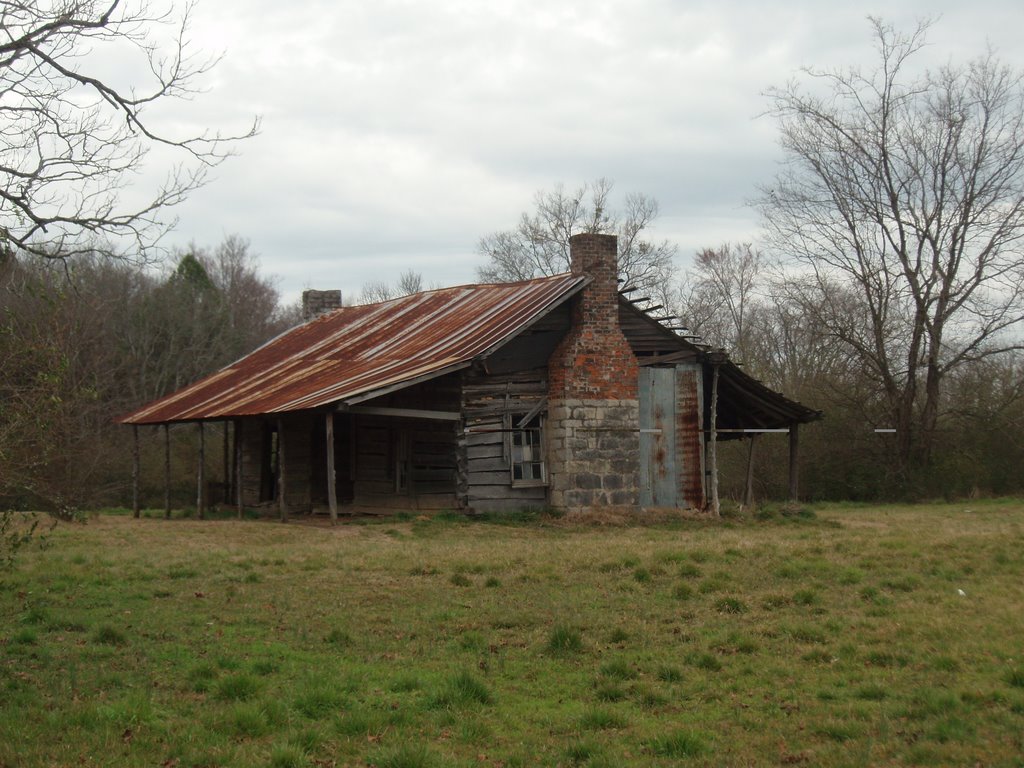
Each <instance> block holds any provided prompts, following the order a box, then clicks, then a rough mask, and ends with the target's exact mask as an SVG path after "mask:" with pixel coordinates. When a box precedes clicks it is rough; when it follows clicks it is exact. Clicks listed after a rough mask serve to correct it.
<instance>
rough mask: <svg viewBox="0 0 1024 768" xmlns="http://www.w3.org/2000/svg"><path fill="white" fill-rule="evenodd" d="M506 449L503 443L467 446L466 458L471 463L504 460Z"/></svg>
mask: <svg viewBox="0 0 1024 768" xmlns="http://www.w3.org/2000/svg"><path fill="white" fill-rule="evenodd" d="M504 456H505V447H504V444H503V443H486V444H484V445H474V446H466V458H467V460H468V461H469V462H475V461H481V460H484V459H492V458H499V459H504Z"/></svg>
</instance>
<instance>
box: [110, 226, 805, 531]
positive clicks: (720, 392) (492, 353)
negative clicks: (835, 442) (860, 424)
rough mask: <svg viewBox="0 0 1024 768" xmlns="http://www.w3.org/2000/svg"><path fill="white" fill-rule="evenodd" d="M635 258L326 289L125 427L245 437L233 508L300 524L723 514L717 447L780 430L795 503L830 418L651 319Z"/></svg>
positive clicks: (594, 245)
mask: <svg viewBox="0 0 1024 768" xmlns="http://www.w3.org/2000/svg"><path fill="white" fill-rule="evenodd" d="M616 262H617V246H616V238H615V237H614V236H611V235H596V234H584V235H576V236H574V237H573V238H572V240H571V265H572V266H571V271H570V272H568V273H566V274H560V275H554V276H552V277H542V278H537V279H533V280H526V281H523V282H517V283H502V284H486V285H466V286H459V287H455V288H445V289H439V290H431V291H425V292H422V293H417V294H413V295H409V296H403V297H401V298H398V299H393V300H390V301H385V302H381V303H377V304H368V305H364V306H351V307H341V306H339V305H340V293H339V292H329V291H324V292H320V291H317V292H313V291H308V292H307V294H306V296H305V297H304V298H305V300H306V304H307V309H308V310H309V311H310V314H314V315H315V317H312V318H311V319H309V320H308V321H307V322H305V323H304V324H303V325H300V326H298V327H296V328H294V329H292V330H291V331H289V332H287V333H285V334H283V335H282V336H280V337H278V338H276V339H274V340H272V341H270V342H269V343H267V344H265V345H264V346H262V347H260V348H259V349H257V350H256V351H255V352H253V353H252V354H250V355H248V356H246V357H244V358H242V359H241V360H239V361H237V362H236V363H234V364H232V365H230V366H228V367H226V368H224V369H222V370H220V371H218V372H217V373H214V374H213V375H211V376H209V377H207V378H205V379H203V380H201V381H198V382H196V383H195V384H192V385H191V386H188V387H186V388H184V389H182V390H180V391H178V392H176V393H174V394H171V395H168V396H166V397H164V398H162V399H160V400H157V401H156V402H153V403H151V404H149V405H147V406H145V407H143V408H141V409H139V410H138V411H136V412H134V413H132V414H130V415H128V416H126V417H124V418H123V419H122V422H123V423H125V424H129V425H134V427H135V430H136V440H137V435H138V432H137V430H138V427H139V426H140V425H163V426H164V427H165V429H166V426H167V425H169V424H174V423H181V422H196V423H199V424H200V425H202V424H204V423H209V422H224V423H225V424H226V425H228V424H229V425H231V430H230V432H231V434H232V435H233V438H234V439H233V445H234V453H233V456H234V459H233V461H232V462H231V466H232V472H231V473H230V474H231V475H232V478H231V480H232V486H233V491H232V501H233V502H234V503H237V505H238V507H239V511H241V509H242V507H243V506H256V505H260V504H268V505H273V506H274V507H275V508H277V509H279V510H280V514H281V516H282V517H284V516H286V515H287V514H289V513H296V512H310V511H329V512H330V513H331V516H332V519H333V518H335V517H336V516H337V514H338V511H339V509H340V510H341V511H342V512H345V511H360V512H366V511H377V510H379V511H385V510H420V509H458V510H465V511H498V510H511V509H521V508H528V507H548V508H556V509H571V508H585V507H593V506H616V507H631V508H638V509H640V508H645V507H685V508H693V509H704V508H705V507H706V506H707V505H708V503H709V498H708V495H709V493H710V494H712V495H714V493H715V492H716V491H715V488H716V485H717V483H716V481H715V478H716V476H717V475H716V472H715V469H714V466H713V464H714V452H715V442H716V440H718V439H735V438H737V437H743V436H749V435H750V434H754V433H756V431H766V430H782V431H785V430H788V431H789V432H790V446H791V486H792V488H791V492H792V493H794V494H795V488H796V485H795V484H796V473H795V469H796V445H797V443H796V428H797V426H798V425H799V424H801V423H805V422H808V421H812V420H814V419H816V418H818V417H819V416H820V413H818V412H817V411H814V410H812V409H810V408H807V407H805V406H803V405H800V404H799V403H796V402H793V401H791V400H788V399H787V398H785V397H783V396H782V395H781V394H779V393H777V392H773V391H772V390H770V389H768V388H767V387H765V386H763V385H762V384H760V383H759V382H757V381H756V380H754V379H753V378H751V377H750V376H748V375H747V374H745V373H744V372H743V371H742V370H741V369H740V368H739V367H737V365H736V364H735V363H733V362H732V361H731V360H729V358H728V356H727V355H726V354H725V353H724V352H723V351H721V350H714V349H711V348H709V347H706V346H703V345H700V344H697V343H695V342H694V341H693V340H692V337H691V338H688V337H684V336H682V335H680V333H678V331H679V330H680V329H679V328H673V327H670V326H668V325H667V323H666V322H665V320H666V319H665V318H662V319H660V320H659V319H657V318H655V317H653V316H652V313H651V312H649V311H643V310H642V309H640V308H639V305H640V302H638V301H631V300H630V299H629V294H630V291H629V290H628V286H627V287H625V288H624V289H623V290H622V291H620V290H619V285H618V281H617V269H616V267H617V264H616ZM227 433H228V428H227V426H225V435H227ZM200 434H202V429H201V426H200ZM200 445H202V442H200ZM136 477H137V472H136ZM200 477H201V470H200ZM136 503H137V502H136ZM199 503H200V504H202V492H201V491H200V494H199Z"/></svg>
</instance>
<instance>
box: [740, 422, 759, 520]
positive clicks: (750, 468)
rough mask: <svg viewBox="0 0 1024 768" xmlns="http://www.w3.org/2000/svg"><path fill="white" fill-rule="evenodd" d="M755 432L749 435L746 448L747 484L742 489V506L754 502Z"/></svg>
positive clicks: (748, 505) (747, 505)
mask: <svg viewBox="0 0 1024 768" xmlns="http://www.w3.org/2000/svg"><path fill="white" fill-rule="evenodd" d="M756 440H757V434H756V433H755V434H752V435H751V436H750V446H749V447H748V448H747V484H746V487H745V488H744V489H743V506H744V507H750V506H751V505H752V504H753V503H754V442H755V441H756Z"/></svg>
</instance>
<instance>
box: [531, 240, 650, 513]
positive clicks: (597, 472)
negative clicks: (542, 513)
mask: <svg viewBox="0 0 1024 768" xmlns="http://www.w3.org/2000/svg"><path fill="white" fill-rule="evenodd" d="M569 247H570V260H571V270H572V273H573V274H576V275H586V276H587V277H589V278H590V279H591V281H590V283H589V284H588V285H587V286H586V287H585V288H584V289H583V290H582V291H581V292H580V294H579V295H577V297H576V298H575V299H574V300H573V306H572V325H571V327H570V329H569V331H568V332H567V333H566V335H565V337H564V338H563V339H562V341H561V342H559V344H558V346H557V347H556V348H555V351H554V352H553V353H552V354H551V357H550V359H549V360H548V462H547V464H548V476H549V485H550V499H549V500H550V503H551V505H552V506H553V507H556V508H563V509H564V508H588V507H608V506H616V507H635V506H636V505H637V504H638V503H639V481H640V458H639V455H640V434H639V403H638V400H637V388H638V378H639V369H638V366H637V361H636V357H635V356H634V354H633V351H632V349H631V348H630V346H629V342H627V341H626V337H625V336H624V335H623V334H622V329H621V328H620V327H619V290H618V246H617V238H616V237H615V236H614V235H596V234H581V235H574V236H573V237H572V238H570V239H569Z"/></svg>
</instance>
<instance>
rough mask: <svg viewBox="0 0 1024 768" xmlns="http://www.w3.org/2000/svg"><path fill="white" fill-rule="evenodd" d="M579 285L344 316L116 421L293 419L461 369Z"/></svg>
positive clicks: (494, 292)
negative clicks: (280, 415)
mask: <svg viewBox="0 0 1024 768" xmlns="http://www.w3.org/2000/svg"><path fill="white" fill-rule="evenodd" d="M585 283H586V278H585V277H580V276H573V275H567V274H566V275H556V276H554V277H547V278H539V279H537V280H528V281H525V282H520V283H506V284H496V285H469V286H460V287H456V288H445V289H441V290H436V291H427V292H425V293H419V294H413V295H412V296H404V297H402V298H399V299H394V300H392V301H388V302H383V303H380V304H371V305H366V306H359V307H345V308H342V309H339V310H336V311H334V312H330V313H328V314H326V315H321V316H320V317H318V318H317V319H315V320H312V321H310V322H308V323H306V324H304V325H301V326H299V327H298V328H294V329H293V330H291V331H289V332H288V333H285V334H283V335H282V336H279V337H278V338H277V339H274V340H273V341H271V342H269V343H267V344H265V345H264V346H263V347H261V348H259V349H257V350H256V351H255V352H253V353H252V354H250V355H247V356H246V357H244V358H242V359H241V360H239V361H237V362H236V363H234V364H233V365H230V366H228V367H227V368H224V369H222V370H220V371H218V372H217V373H215V374H213V375H211V376H208V377H207V378H205V379H203V380H201V381H199V382H196V383H195V384H193V385H191V386H189V387H186V388H185V389H183V390H181V391H179V392H176V393H174V394H172V395H169V396H167V397H165V398H162V399H161V400H157V401H156V402H154V403H151V404H150V405H147V406H146V407H144V408H141V409H139V410H138V411H135V412H134V413H132V414H129V415H128V416H126V417H124V418H123V419H122V420H121V421H122V422H123V423H126V424H159V423H164V422H172V421H197V420H202V419H223V418H231V417H237V416H248V415H258V414H276V413H287V412H291V411H301V410H307V409H312V408H318V407H321V406H325V405H329V404H331V403H335V402H338V401H344V400H345V399H346V398H349V397H356V396H365V395H366V394H372V393H374V392H377V391H380V390H383V389H385V388H388V387H393V386H395V385H400V384H402V383H403V382H408V381H412V380H415V379H417V378H421V377H423V376H433V375H441V374H443V373H445V372H448V371H453V370H457V369H459V368H461V367H465V366H466V365H468V363H469V362H470V361H471V360H473V359H474V358H475V357H477V356H479V355H482V354H484V353H487V352H489V351H491V350H493V349H494V348H495V347H496V346H499V345H500V344H502V343H503V342H504V341H506V340H507V339H509V338H510V337H512V336H514V335H515V334H516V333H518V332H519V331H521V330H522V329H524V328H526V327H527V326H529V325H530V323H531V322H533V321H534V320H536V319H538V318H540V317H543V316H544V315H545V314H546V313H547V312H548V311H549V310H550V309H551V308H552V307H554V306H557V305H558V304H559V303H560V302H561V301H563V300H565V299H566V298H567V297H568V296H571V295H572V294H573V293H575V292H576V291H577V290H579V289H580V288H581V287H582V286H583V285H584V284H585Z"/></svg>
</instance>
